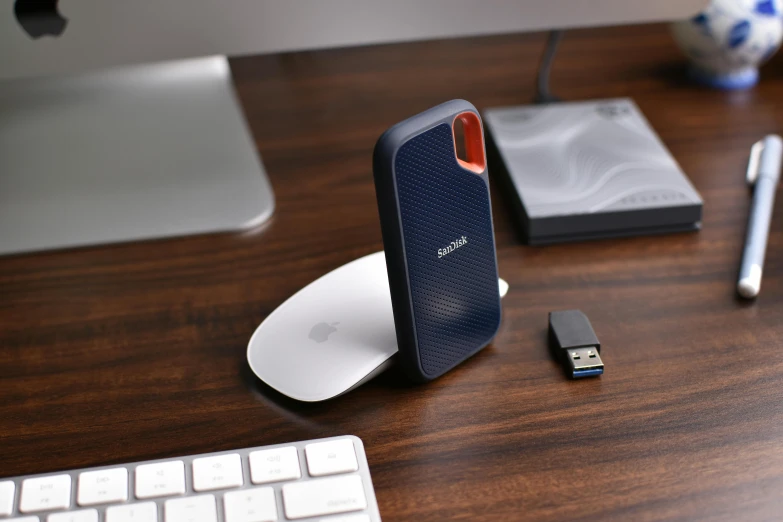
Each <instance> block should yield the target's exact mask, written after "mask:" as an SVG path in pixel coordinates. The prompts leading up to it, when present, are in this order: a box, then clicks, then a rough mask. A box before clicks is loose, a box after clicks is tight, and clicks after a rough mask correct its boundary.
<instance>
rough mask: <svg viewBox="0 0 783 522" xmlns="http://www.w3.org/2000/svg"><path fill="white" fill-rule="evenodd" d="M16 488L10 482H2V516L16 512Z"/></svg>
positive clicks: (0, 512)
mask: <svg viewBox="0 0 783 522" xmlns="http://www.w3.org/2000/svg"><path fill="white" fill-rule="evenodd" d="M15 489H16V486H15V485H14V483H13V482H11V481H10V480H9V481H7V482H0V516H3V515H10V514H11V513H13V512H14V491H15Z"/></svg>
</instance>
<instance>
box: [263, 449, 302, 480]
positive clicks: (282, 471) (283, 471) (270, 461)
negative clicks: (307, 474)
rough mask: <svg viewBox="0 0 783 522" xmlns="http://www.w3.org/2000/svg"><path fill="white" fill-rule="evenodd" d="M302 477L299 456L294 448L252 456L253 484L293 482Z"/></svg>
mask: <svg viewBox="0 0 783 522" xmlns="http://www.w3.org/2000/svg"><path fill="white" fill-rule="evenodd" d="M301 476H302V472H301V470H300V468H299V455H298V454H297V452H296V448H295V447H293V446H288V447H285V448H275V449H270V450H262V451H254V452H252V453H251V454H250V479H251V480H252V481H253V484H266V483H267V482H278V481H281V480H293V479H298V478H299V477H301Z"/></svg>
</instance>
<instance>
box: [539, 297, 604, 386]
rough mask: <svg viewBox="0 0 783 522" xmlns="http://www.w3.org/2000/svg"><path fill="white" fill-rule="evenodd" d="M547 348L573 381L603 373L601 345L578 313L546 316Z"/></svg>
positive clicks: (567, 311)
mask: <svg viewBox="0 0 783 522" xmlns="http://www.w3.org/2000/svg"><path fill="white" fill-rule="evenodd" d="M549 347H550V349H551V350H552V353H553V354H554V356H555V357H556V358H557V360H558V361H559V362H560V364H561V365H562V366H563V369H564V370H565V371H566V373H567V374H568V376H569V377H571V378H572V379H579V378H581V377H590V376H593V375H601V374H602V373H604V363H603V361H602V360H601V356H600V355H599V354H600V352H601V343H600V342H598V337H596V335H595V332H594V331H593V327H592V326H591V325H590V321H589V320H588V319H587V316H586V315H585V314H583V313H582V312H581V311H580V310H563V311H560V312H549Z"/></svg>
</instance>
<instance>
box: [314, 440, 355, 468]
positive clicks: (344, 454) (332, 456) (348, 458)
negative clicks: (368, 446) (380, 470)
mask: <svg viewBox="0 0 783 522" xmlns="http://www.w3.org/2000/svg"><path fill="white" fill-rule="evenodd" d="M305 455H307V469H308V470H310V475H312V476H314V477H320V476H323V475H334V474H336V473H346V472H348V471H356V470H358V469H359V464H358V463H357V462H356V451H355V450H354V449H353V441H352V440H351V439H340V440H330V441H327V442H316V443H315V444H308V445H307V446H305Z"/></svg>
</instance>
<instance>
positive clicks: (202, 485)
mask: <svg viewBox="0 0 783 522" xmlns="http://www.w3.org/2000/svg"><path fill="white" fill-rule="evenodd" d="M242 484H243V480H242V460H241V459H240V458H239V454H238V453H232V454H231V455H218V456H216V457H205V458H201V459H195V460H193V489H195V490H196V491H210V490H213V489H224V488H236V487H239V486H241V485H242Z"/></svg>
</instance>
